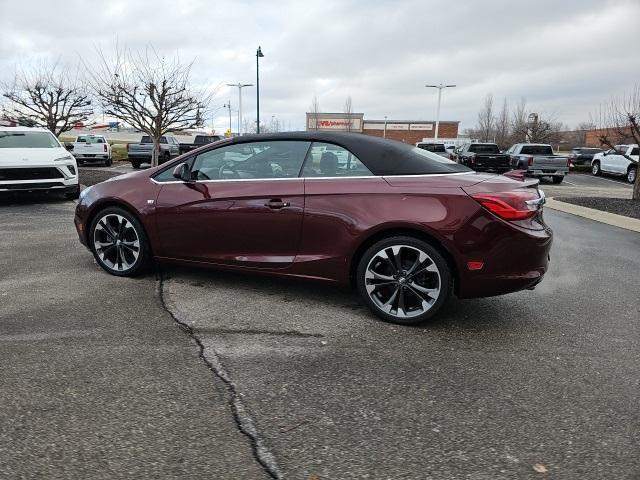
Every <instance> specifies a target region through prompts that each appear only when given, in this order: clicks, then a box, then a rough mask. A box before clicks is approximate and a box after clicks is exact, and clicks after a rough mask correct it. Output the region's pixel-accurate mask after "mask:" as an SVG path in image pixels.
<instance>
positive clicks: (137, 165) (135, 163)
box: [131, 160, 140, 169]
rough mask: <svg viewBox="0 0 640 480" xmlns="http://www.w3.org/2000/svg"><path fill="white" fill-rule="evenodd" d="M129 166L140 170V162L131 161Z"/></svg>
mask: <svg viewBox="0 0 640 480" xmlns="http://www.w3.org/2000/svg"><path fill="white" fill-rule="evenodd" d="M131 166H132V167H133V168H136V169H138V168H140V162H139V161H138V160H131Z"/></svg>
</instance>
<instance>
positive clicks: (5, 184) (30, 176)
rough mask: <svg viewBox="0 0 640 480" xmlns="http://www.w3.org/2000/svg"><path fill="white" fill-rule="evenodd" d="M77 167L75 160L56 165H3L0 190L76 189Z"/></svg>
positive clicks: (64, 190) (67, 190) (77, 182)
mask: <svg viewBox="0 0 640 480" xmlns="http://www.w3.org/2000/svg"><path fill="white" fill-rule="evenodd" d="M78 186H79V179H78V167H77V165H76V164H75V162H67V163H62V164H56V165H53V166H52V165H50V164H49V165H29V166H3V167H2V168H1V169H0V192H18V191H23V192H25V191H26V192H32V191H42V190H47V191H48V190H51V191H53V190H56V191H63V192H73V191H75V190H77V189H78Z"/></svg>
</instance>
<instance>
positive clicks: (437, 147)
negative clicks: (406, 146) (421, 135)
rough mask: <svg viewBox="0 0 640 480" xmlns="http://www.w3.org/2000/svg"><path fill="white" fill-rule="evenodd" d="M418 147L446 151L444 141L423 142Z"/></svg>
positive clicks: (440, 151)
mask: <svg viewBox="0 0 640 480" xmlns="http://www.w3.org/2000/svg"><path fill="white" fill-rule="evenodd" d="M418 148H421V149H423V150H428V151H429V152H434V153H445V152H446V149H445V148H444V143H421V144H420V145H418Z"/></svg>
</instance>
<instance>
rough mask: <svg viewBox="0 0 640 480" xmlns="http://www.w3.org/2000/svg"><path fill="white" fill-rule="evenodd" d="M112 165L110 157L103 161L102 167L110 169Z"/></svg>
mask: <svg viewBox="0 0 640 480" xmlns="http://www.w3.org/2000/svg"><path fill="white" fill-rule="evenodd" d="M112 163H113V159H112V158H111V157H109V158H107V159H106V160H105V161H104V166H105V167H110V166H111V164H112Z"/></svg>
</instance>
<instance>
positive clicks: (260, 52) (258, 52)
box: [256, 46, 264, 58]
mask: <svg viewBox="0 0 640 480" xmlns="http://www.w3.org/2000/svg"><path fill="white" fill-rule="evenodd" d="M256 57H258V58H260V57H264V55H263V54H262V48H260V46H258V50H256Z"/></svg>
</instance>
